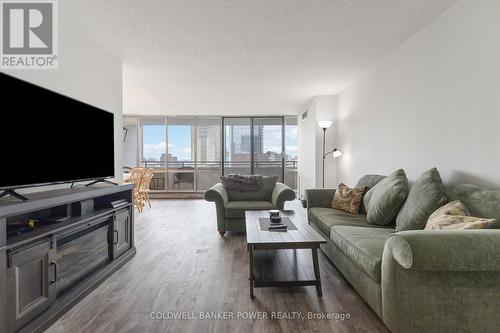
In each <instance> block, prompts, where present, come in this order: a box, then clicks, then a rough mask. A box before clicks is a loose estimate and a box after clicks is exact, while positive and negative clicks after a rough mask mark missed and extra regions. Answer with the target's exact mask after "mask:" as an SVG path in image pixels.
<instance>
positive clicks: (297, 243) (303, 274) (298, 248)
mask: <svg viewBox="0 0 500 333" xmlns="http://www.w3.org/2000/svg"><path fill="white" fill-rule="evenodd" d="M280 215H281V217H282V218H283V217H288V218H289V219H290V221H291V223H292V224H293V226H295V228H294V229H296V230H291V229H292V228H293V227H292V228H289V229H290V230H287V231H269V230H267V228H262V227H261V223H260V221H259V219H261V218H269V211H268V210H253V211H246V212H245V223H246V237H247V249H248V252H249V253H250V267H249V268H250V279H249V280H250V297H251V298H254V288H260V287H296V286H316V292H317V294H318V297H321V296H322V290H321V275H320V271H319V263H318V248H319V246H320V244H322V243H326V240H325V239H324V238H323V237H322V236H321V235H320V234H319V233H318V232H317V231H316V230H314V229H313V228H312V227H310V226H309V225H308V224H306V223H304V222H303V221H301V219H300V218H299V217H298V216H297V214H295V212H294V211H293V210H284V211H280ZM309 249H310V250H311V252H312V255H311V254H308V253H307V252H309V251H308V250H309Z"/></svg>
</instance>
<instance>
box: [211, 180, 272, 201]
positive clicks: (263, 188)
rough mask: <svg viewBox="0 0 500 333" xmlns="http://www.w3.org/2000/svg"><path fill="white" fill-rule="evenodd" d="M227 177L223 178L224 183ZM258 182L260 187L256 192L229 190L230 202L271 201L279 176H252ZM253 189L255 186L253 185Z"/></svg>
mask: <svg viewBox="0 0 500 333" xmlns="http://www.w3.org/2000/svg"><path fill="white" fill-rule="evenodd" d="M226 178H227V177H221V179H222V180H223V181H225V180H226ZM252 178H255V179H257V180H258V183H259V185H260V186H259V187H258V190H256V191H236V190H231V189H230V190H227V189H226V191H227V196H228V197H229V201H271V195H272V193H273V190H274V187H275V186H276V182H277V180H278V177H277V176H268V177H265V176H252ZM252 187H253V185H252Z"/></svg>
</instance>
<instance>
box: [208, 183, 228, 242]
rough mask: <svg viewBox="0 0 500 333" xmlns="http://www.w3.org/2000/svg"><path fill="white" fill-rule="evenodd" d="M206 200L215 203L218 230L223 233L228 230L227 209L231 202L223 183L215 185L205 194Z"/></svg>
mask: <svg viewBox="0 0 500 333" xmlns="http://www.w3.org/2000/svg"><path fill="white" fill-rule="evenodd" d="M205 200H207V201H212V202H215V209H216V212H217V230H219V232H222V233H221V235H223V232H224V231H225V230H226V216H225V209H226V206H227V203H228V202H229V197H228V195H227V192H226V189H225V188H224V186H223V185H222V184H221V183H218V184H215V185H214V186H212V187H211V188H210V189H208V190H207V191H206V192H205Z"/></svg>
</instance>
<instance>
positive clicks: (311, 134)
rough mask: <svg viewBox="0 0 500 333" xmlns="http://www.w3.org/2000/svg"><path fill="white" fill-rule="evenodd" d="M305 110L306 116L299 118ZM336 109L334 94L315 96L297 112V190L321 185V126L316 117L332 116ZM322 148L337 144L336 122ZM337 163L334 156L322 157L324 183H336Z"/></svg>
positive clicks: (331, 118)
mask: <svg viewBox="0 0 500 333" xmlns="http://www.w3.org/2000/svg"><path fill="white" fill-rule="evenodd" d="M306 110H307V112H308V117H307V118H306V119H302V113H303V112H305V111H306ZM336 112H337V97H336V96H331V95H326V96H315V97H313V98H312V99H310V100H309V101H308V102H307V103H306V105H305V106H304V107H303V111H302V112H301V113H299V115H298V130H299V170H298V178H299V194H300V195H303V193H304V190H306V189H308V188H318V187H322V180H323V175H322V153H323V130H322V129H321V128H320V127H319V126H318V121H319V120H333V119H334V118H335V116H334V115H335V114H336ZM325 147H326V148H325V151H327V152H328V151H331V150H333V148H335V147H336V124H335V123H334V124H333V125H332V126H331V127H330V128H329V129H328V130H327V133H326V145H325ZM336 176H337V175H336V166H335V164H334V161H333V156H331V155H330V156H328V157H327V158H326V160H325V187H336V186H337V184H336V178H337V177H336Z"/></svg>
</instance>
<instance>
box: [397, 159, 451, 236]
mask: <svg viewBox="0 0 500 333" xmlns="http://www.w3.org/2000/svg"><path fill="white" fill-rule="evenodd" d="M447 201H448V199H447V197H446V192H445V189H444V185H443V181H442V180H441V176H440V175H439V171H438V170H437V169H436V168H432V169H430V170H429V171H426V172H424V174H423V175H421V176H420V177H419V178H418V179H417V180H416V181H415V183H413V186H412V187H411V189H410V193H409V194H408V198H407V199H406V201H405V203H404V204H403V207H401V210H400V211H399V213H398V216H397V218H396V231H403V230H421V229H423V228H424V227H425V224H426V223H427V219H428V218H429V216H431V214H432V213H433V212H435V211H436V209H438V208H439V207H441V206H442V205H444V204H446V202H447Z"/></svg>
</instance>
